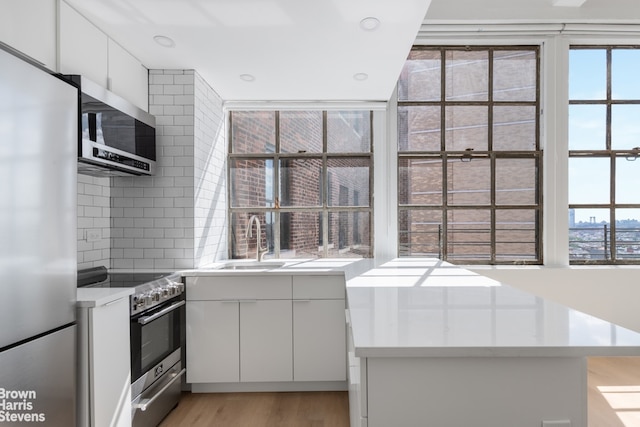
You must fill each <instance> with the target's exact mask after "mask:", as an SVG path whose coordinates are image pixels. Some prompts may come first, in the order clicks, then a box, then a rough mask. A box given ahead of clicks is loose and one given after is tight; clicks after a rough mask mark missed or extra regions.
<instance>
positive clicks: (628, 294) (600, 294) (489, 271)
mask: <svg viewBox="0 0 640 427" xmlns="http://www.w3.org/2000/svg"><path fill="white" fill-rule="evenodd" d="M465 268H467V269H469V270H472V271H475V272H476V273H478V274H482V275H485V276H488V277H490V278H492V279H495V280H498V281H500V282H502V283H504V284H508V285H511V286H514V287H516V288H519V289H522V290H524V291H527V292H531V293H533V294H535V295H538V296H540V297H543V298H546V299H549V300H552V301H556V302H559V303H562V304H564V305H567V306H569V307H572V308H575V309H577V310H580V311H584V312H585V313H588V314H591V315H593V316H596V317H599V318H601V319H604V320H607V321H609V322H612V323H615V324H618V325H620V326H623V327H626V328H629V329H633V330H635V331H638V332H640V314H639V313H640V268H638V267H633V266H602V267H556V268H554V267H542V266H531V267H528V266H527V267H517V268H516V267H489V266H465Z"/></svg>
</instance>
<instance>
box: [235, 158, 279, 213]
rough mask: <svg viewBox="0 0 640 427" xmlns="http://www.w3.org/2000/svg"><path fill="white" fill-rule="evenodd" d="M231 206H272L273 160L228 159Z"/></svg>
mask: <svg viewBox="0 0 640 427" xmlns="http://www.w3.org/2000/svg"><path fill="white" fill-rule="evenodd" d="M229 168H230V176H231V182H230V187H229V189H230V193H231V206H232V207H269V206H273V203H274V194H273V160H268V159H267V160H265V159H229Z"/></svg>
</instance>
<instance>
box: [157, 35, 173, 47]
mask: <svg viewBox="0 0 640 427" xmlns="http://www.w3.org/2000/svg"><path fill="white" fill-rule="evenodd" d="M153 40H154V41H155V42H156V43H158V44H159V45H160V46H162V47H174V46H175V45H176V42H174V41H173V39H172V38H170V37H167V36H153Z"/></svg>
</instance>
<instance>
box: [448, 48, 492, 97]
mask: <svg viewBox="0 0 640 427" xmlns="http://www.w3.org/2000/svg"><path fill="white" fill-rule="evenodd" d="M445 66H446V69H445V79H446V89H445V96H446V100H447V101H486V100H487V99H489V97H488V92H489V85H488V81H489V54H488V52H487V51H471V52H467V51H455V50H452V51H447V52H446V53H445Z"/></svg>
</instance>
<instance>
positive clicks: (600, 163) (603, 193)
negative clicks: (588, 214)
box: [569, 157, 611, 204]
mask: <svg viewBox="0 0 640 427" xmlns="http://www.w3.org/2000/svg"><path fill="white" fill-rule="evenodd" d="M609 165H610V161H609V159H608V158H593V157H592V158H585V157H570V158H569V203H570V204H594V203H607V204H608V203H610V202H611V198H610V196H609V183H610V173H609V170H610V167H609Z"/></svg>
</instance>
